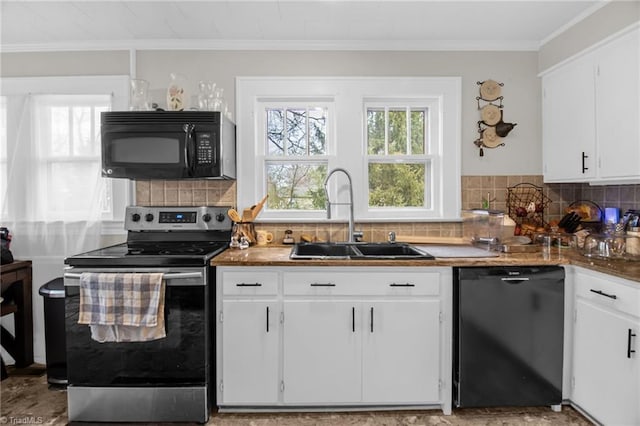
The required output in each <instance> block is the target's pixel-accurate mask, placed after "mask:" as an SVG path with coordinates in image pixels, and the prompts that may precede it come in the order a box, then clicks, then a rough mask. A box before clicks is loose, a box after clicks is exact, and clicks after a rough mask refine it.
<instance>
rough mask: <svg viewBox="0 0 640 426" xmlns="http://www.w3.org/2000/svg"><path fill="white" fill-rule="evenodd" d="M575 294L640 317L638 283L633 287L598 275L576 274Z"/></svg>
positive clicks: (639, 289)
mask: <svg viewBox="0 0 640 426" xmlns="http://www.w3.org/2000/svg"><path fill="white" fill-rule="evenodd" d="M576 295H577V296H578V297H580V298H583V299H585V300H588V301H591V302H594V303H598V304H600V305H603V306H607V307H609V308H612V309H616V310H618V311H620V312H624V313H626V314H630V315H633V316H638V317H640V285H639V286H638V288H633V287H630V286H627V285H625V284H622V283H619V282H616V281H613V280H611V279H606V278H603V277H600V276H598V275H591V274H585V273H578V274H576Z"/></svg>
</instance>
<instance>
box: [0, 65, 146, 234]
mask: <svg viewBox="0 0 640 426" xmlns="http://www.w3.org/2000/svg"><path fill="white" fill-rule="evenodd" d="M0 84H2V96H3V97H4V98H6V102H7V103H6V106H7V121H8V122H10V121H11V119H12V118H18V119H19V118H20V117H16V114H18V115H19V114H21V113H22V111H17V110H15V106H16V105H20V103H22V104H24V102H25V100H26V98H27V97H28V96H30V95H87V94H89V95H92V94H104V95H111V98H112V103H111V109H112V110H114V111H115V110H127V109H128V103H129V76H125V75H118V76H74V77H17V78H13V77H8V78H0ZM12 110H13V111H12ZM33 120H34V117H33V113H32V112H31V111H30V112H29V116H28V117H27V118H26V120H25V122H24V123H22V124H23V125H28V126H30V128H31V127H32V123H33ZM7 126H8V128H7V132H8V133H10V132H12V131H13V130H12V129H11V128H10V127H11V126H10V125H9V124H7ZM31 131H33V129H32V130H31ZM33 137H34V136H33V135H32V138H33ZM11 149H12V148H11V145H10V141H8V143H7V150H8V152H7V154H8V156H9V157H11ZM31 149H37V148H36V147H35V146H33V147H32V148H31ZM30 157H31V159H28V158H24V159H18V161H20V162H21V163H20V164H24V167H26V168H29V170H31V171H33V172H34V173H35V172H36V169H35V167H37V166H36V164H29V163H30V162H33V161H39V160H40V158H39V157H40V155H39V154H37V153H36V152H33V153H32V154H30ZM36 157H38V158H36ZM78 158H81V157H78ZM36 174H37V173H36ZM111 184H112V193H111V209H112V215H111V216H110V217H103V220H102V228H103V232H102V233H103V234H121V233H122V232H123V231H122V229H123V228H122V227H123V224H124V213H125V208H126V206H127V205H128V204H131V203H132V202H133V200H132V197H133V194H134V191H133V183H132V182H130V181H126V180H122V179H113V180H112V182H111ZM7 202H8V207H9V210H8V211H7V215H8V217H7V218H6V219H8V220H16V219H18V218H20V220H27V221H31V220H34V218H32V217H31V215H29V214H28V211H22V209H24V208H27V207H28V206H24V205H22V204H23V203H13V202H11V199H8V200H7ZM35 220H36V221H37V220H38V219H35Z"/></svg>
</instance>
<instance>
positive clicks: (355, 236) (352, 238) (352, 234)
mask: <svg viewBox="0 0 640 426" xmlns="http://www.w3.org/2000/svg"><path fill="white" fill-rule="evenodd" d="M336 172H342V173H344V174H345V176H347V180H348V181H349V202H348V203H332V202H331V200H330V199H329V190H328V188H327V182H329V179H330V178H331V176H332V175H333V174H334V173H336ZM324 193H325V196H326V198H327V202H326V205H327V219H331V205H332V204H335V205H349V242H350V243H353V242H356V241H359V240H360V238H362V232H361V231H354V229H353V223H354V221H353V184H352V181H351V175H350V174H349V172H347V171H346V170H345V169H342V168H339V167H338V168H335V169H333V170H331V171H330V172H329V174H328V175H327V177H326V178H325V179H324Z"/></svg>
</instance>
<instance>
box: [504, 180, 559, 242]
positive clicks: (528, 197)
mask: <svg viewBox="0 0 640 426" xmlns="http://www.w3.org/2000/svg"><path fill="white" fill-rule="evenodd" d="M550 202H551V199H550V198H549V197H547V196H546V195H544V194H543V192H542V187H539V186H536V185H533V184H531V183H519V184H517V185H515V186H511V187H509V188H507V206H508V209H509V217H510V218H511V219H513V220H514V221H515V222H516V224H517V225H520V229H521V230H522V233H523V234H525V235H526V234H532V233H533V232H535V231H536V230H537V229H538V228H544V227H546V225H547V222H545V220H544V212H545V210H546V209H547V206H548V205H549V203H550Z"/></svg>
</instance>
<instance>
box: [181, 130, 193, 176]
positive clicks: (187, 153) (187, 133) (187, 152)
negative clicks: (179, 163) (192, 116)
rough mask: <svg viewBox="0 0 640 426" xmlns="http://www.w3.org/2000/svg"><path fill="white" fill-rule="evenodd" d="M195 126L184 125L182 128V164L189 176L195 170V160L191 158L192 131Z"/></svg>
mask: <svg viewBox="0 0 640 426" xmlns="http://www.w3.org/2000/svg"><path fill="white" fill-rule="evenodd" d="M195 127H196V126H195V125H193V124H185V125H184V126H182V129H183V130H184V164H185V167H186V168H187V170H188V171H189V176H190V177H192V176H193V171H194V169H195V160H194V158H193V151H194V149H193V148H192V145H193V130H194V129H195Z"/></svg>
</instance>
